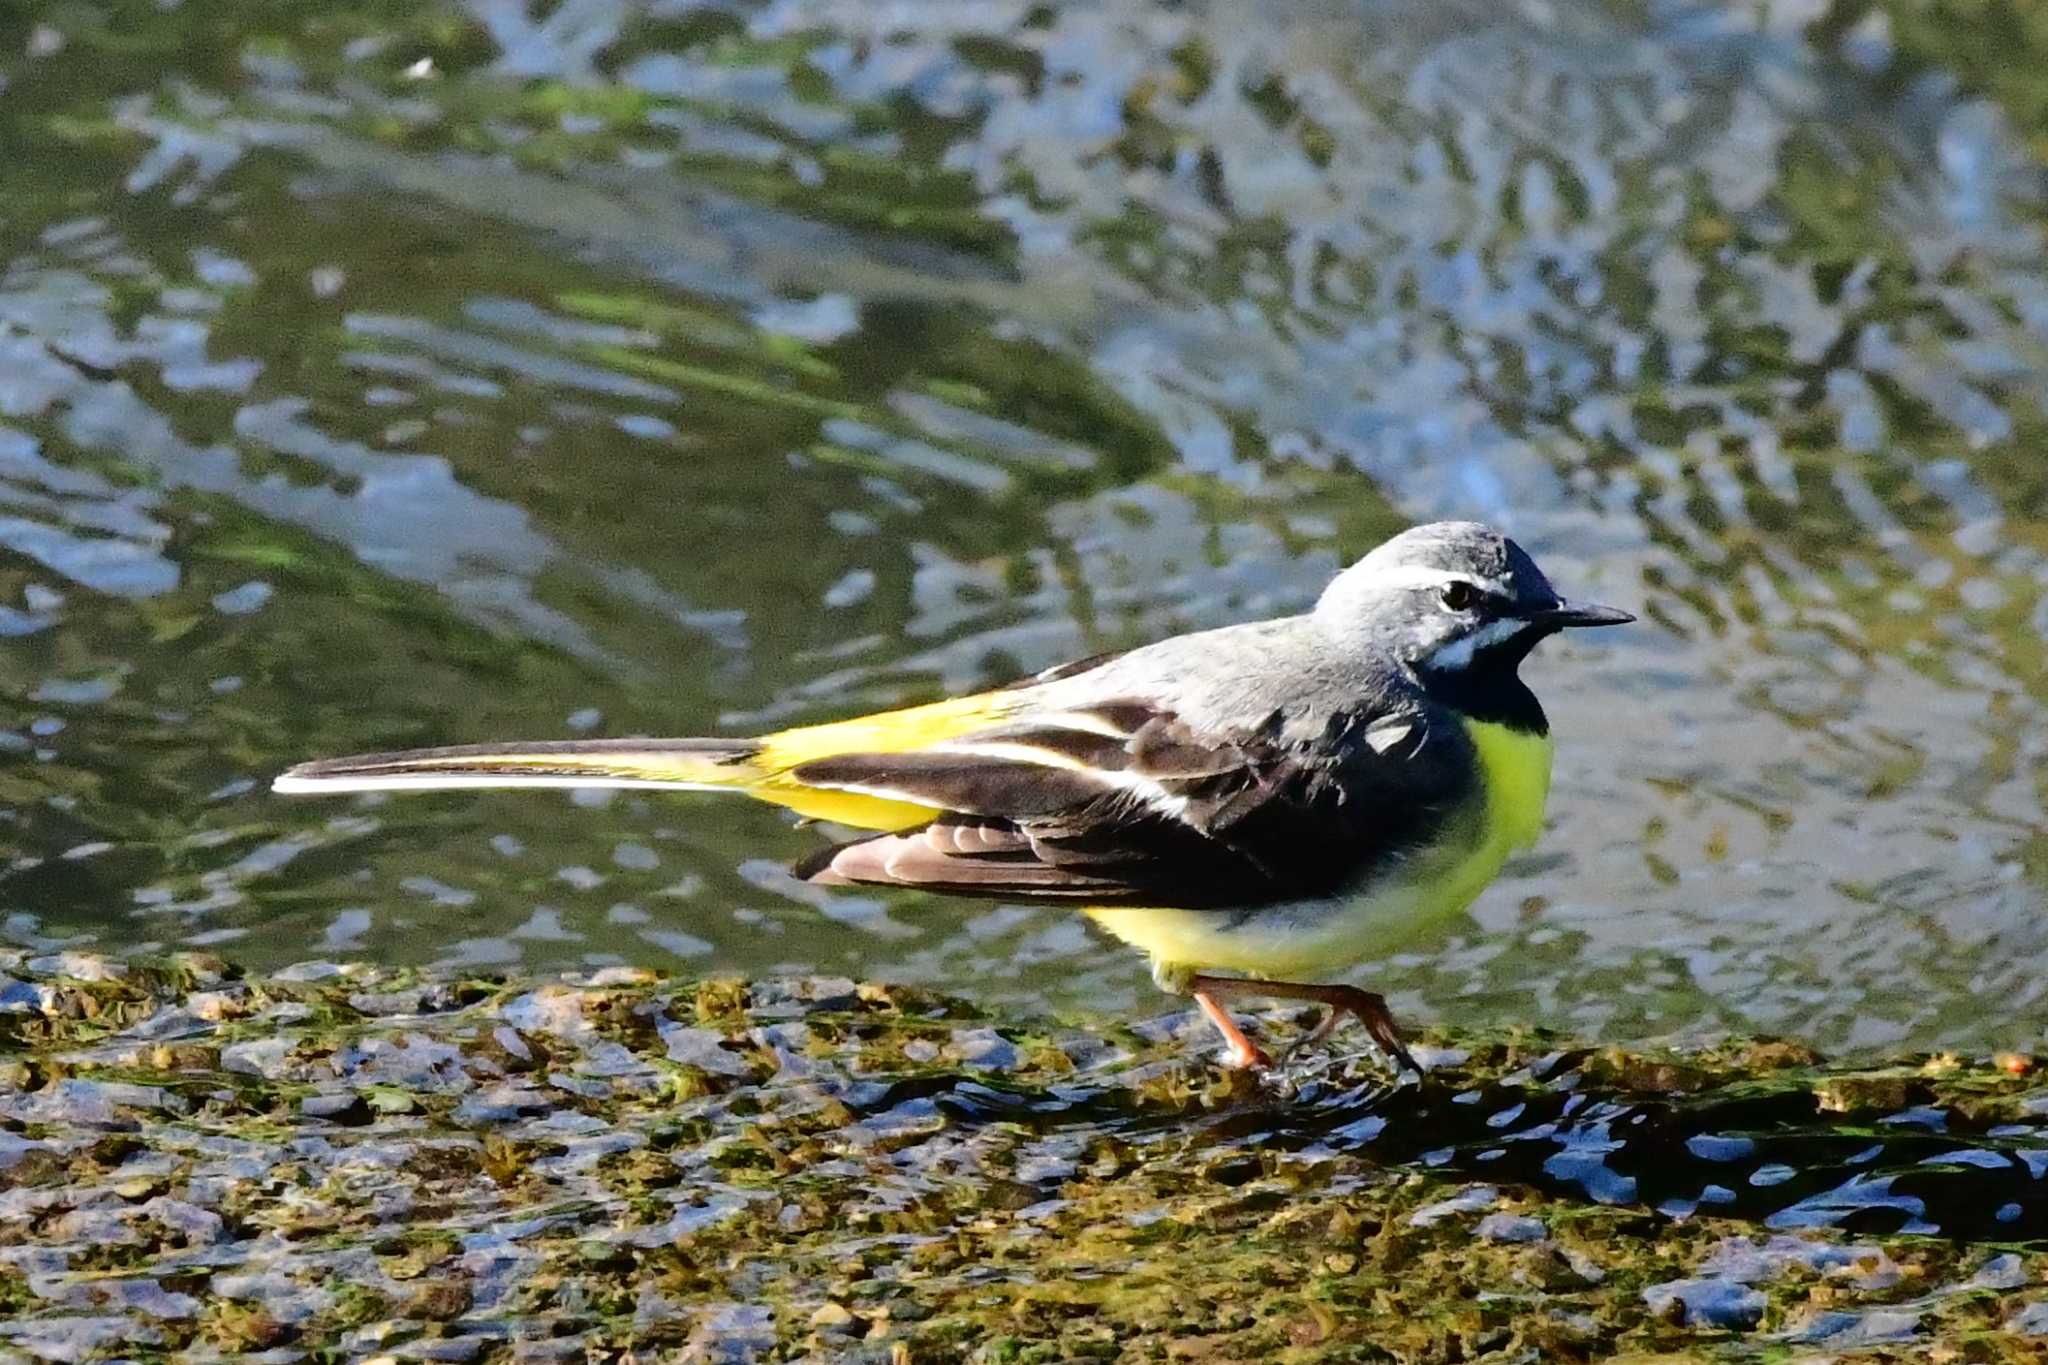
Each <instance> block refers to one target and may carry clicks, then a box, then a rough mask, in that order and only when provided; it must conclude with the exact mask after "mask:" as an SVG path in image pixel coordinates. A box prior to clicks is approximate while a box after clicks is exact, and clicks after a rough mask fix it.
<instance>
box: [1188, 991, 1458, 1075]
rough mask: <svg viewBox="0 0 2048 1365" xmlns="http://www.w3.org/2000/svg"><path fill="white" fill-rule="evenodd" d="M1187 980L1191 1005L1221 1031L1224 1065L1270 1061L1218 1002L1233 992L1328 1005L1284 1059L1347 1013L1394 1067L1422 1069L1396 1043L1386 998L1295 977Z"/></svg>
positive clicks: (1325, 1032)
mask: <svg viewBox="0 0 2048 1365" xmlns="http://www.w3.org/2000/svg"><path fill="white" fill-rule="evenodd" d="M1188 984H1189V985H1190V986H1192V987H1193V988H1194V994H1195V1003H1196V1004H1198V1005H1200V1006H1201V1008H1202V1013H1203V1014H1205V1015H1207V1016H1208V1019H1209V1022H1210V1023H1212V1024H1214V1025H1215V1026H1216V1031H1217V1032H1218V1033H1221V1034H1222V1035H1223V1041H1224V1043H1225V1045H1226V1051H1225V1052H1224V1065H1226V1066H1230V1067H1253V1066H1256V1067H1267V1066H1271V1065H1272V1061H1271V1059H1269V1058H1268V1057H1267V1056H1266V1054H1265V1053H1264V1052H1262V1051H1261V1050H1260V1049H1259V1048H1258V1047H1257V1045H1255V1044H1254V1043H1253V1042H1252V1041H1251V1039H1249V1038H1247V1037H1245V1035H1244V1030H1243V1029H1241V1028H1239V1027H1238V1026H1237V1021H1236V1020H1234V1019H1232V1018H1231V1017H1230V1015H1229V1013H1228V1012H1227V1011H1225V1010H1224V1008H1223V1006H1222V1005H1221V1004H1220V1003H1219V1002H1220V1001H1221V1000H1222V999H1224V998H1227V997H1229V996H1233V995H1265V996H1273V997H1276V998H1279V999H1282V1000H1313V1001H1315V1002H1317V1003H1318V1004H1322V1005H1327V1006H1329V1013H1327V1014H1325V1015H1324V1016H1323V1018H1322V1022H1320V1023H1318V1024H1317V1025H1316V1026H1315V1028H1313V1029H1311V1030H1310V1031H1309V1033H1308V1036H1307V1037H1305V1038H1303V1039H1302V1040H1301V1041H1300V1042H1299V1043H1296V1044H1295V1045H1294V1046H1293V1047H1291V1048H1289V1049H1288V1050H1287V1054H1286V1055H1287V1056H1288V1057H1292V1056H1293V1055H1294V1054H1295V1053H1296V1052H1299V1051H1300V1050H1301V1049H1302V1048H1304V1047H1313V1046H1315V1045H1316V1044H1318V1043H1321V1042H1322V1041H1323V1040H1324V1039H1326V1038H1328V1037H1329V1036H1330V1034H1331V1033H1332V1032H1333V1031H1334V1030H1335V1029H1336V1027H1337V1025H1339V1024H1341V1023H1343V1022H1344V1020H1345V1019H1346V1018H1347V1017H1348V1018H1353V1019H1356V1020H1358V1022H1360V1023H1361V1024H1364V1025H1365V1029H1366V1032H1367V1033H1369V1034H1371V1035H1372V1040H1373V1042H1375V1043H1377V1044H1378V1045H1379V1048H1380V1050H1381V1051H1382V1052H1384V1053H1386V1055H1387V1056H1388V1058H1389V1059H1391V1060H1392V1061H1393V1062H1394V1063H1395V1065H1396V1066H1398V1067H1400V1068H1401V1069H1404V1070H1407V1071H1413V1072H1415V1073H1416V1074H1417V1075H1420V1074H1421V1073H1422V1068H1421V1067H1420V1066H1418V1065H1417V1064H1416V1061H1415V1058H1414V1056H1413V1055H1412V1054H1411V1053H1410V1052H1409V1051H1408V1048H1407V1046H1406V1045H1405V1044H1403V1043H1402V1041H1401V1029H1400V1026H1399V1025H1397V1024H1396V1023H1395V1022H1394V1015H1393V1012H1392V1011H1390V1010H1389V1009H1388V1008H1387V1002H1386V1000H1385V999H1384V998H1382V997H1381V996H1379V995H1376V994H1374V993H1373V992H1372V991H1368V990H1361V989H1359V988H1358V987H1356V986H1325V985H1319V984H1314V983H1309V982H1301V981H1253V980H1249V979H1247V978H1244V977H1235V976H1208V975H1197V976H1195V977H1193V978H1192V979H1191V980H1190V981H1189V983H1188ZM1283 1060H1284V1058H1283Z"/></svg>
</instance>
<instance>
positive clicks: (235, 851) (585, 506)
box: [0, 0, 2048, 1053]
mask: <svg viewBox="0 0 2048 1365" xmlns="http://www.w3.org/2000/svg"><path fill="white" fill-rule="evenodd" d="M2044 58H2048V18H2044V17H2043V12H2042V11H2041V10H2040V9H2039V8H2037V7H2035V6H2032V5H2019V4H1990V3H1977V2H1976V0H1948V2H1947V3H1931V2H1928V3H1922V2H1918V0H1916V2H1913V3H1908V2H1907V0H1896V2H1895V3H1889V4H1868V3H1857V2H1855V0H1838V3H1834V4H1828V3H1824V2H1823V0H1786V2H1785V3H1768V4H1740V3H1731V4H1707V5H1695V4H1678V3H1625V2H1623V0H1615V2H1614V3H1601V2H1599V0H1525V2H1524V3H1521V4H1510V3H1499V0H1474V2H1473V3H1456V2H1455V0H1386V2H1385V3H1344V4H1339V3H1306V2H1304V3H1295V4H1276V5H1245V4H1237V3H1228V2H1227V0H1216V2H1215V3H1156V4H1147V3H1117V4H1106V3H1097V4H1084V3H1067V4H1057V3H1036V2H1027V0H929V2H928V3H909V2H907V0H906V2H903V3H887V4H878V3H874V2H873V0H762V2H760V3H753V2H750V0H728V2H725V3H696V2H695V0H560V3H556V4H552V5H551V4H548V3H546V0H468V2H467V3H452V2H450V3H417V2H416V0H321V3H318V4H313V3H297V2H294V0H276V2H274V3H269V4H264V5H252V4H246V3H243V4H236V3H228V2H227V0H96V2H94V3H84V2H80V3H71V2H69V0H66V2H65V3H56V4H26V3H23V4H14V5H7V6H0V165H4V166H5V167H6V170H5V186H6V193H5V194H4V196H0V634H4V636H5V637H6V638H5V640H4V642H0V689H4V695H5V697H6V705H5V714H4V716H0V938H4V939H5V940H6V941H9V942H13V943H16V944H26V945H32V946H58V945H79V946H88V945H89V946H91V947H94V948H97V949H101V950H110V951H115V952H130V951H134V952H141V951H150V950H157V949H166V948H174V947H184V946H206V947H210V948H211V949H212V950H214V951H216V952H219V953H221V954H223V955H225V956H228V957H230V958H232V959H234V960H236V961H239V962H243V963H246V964H249V965H252V966H275V965H279V964H282V963H286V962H292V961H300V960H304V959H308V958H321V957H325V958H372V959H378V960H383V961H391V962H417V963H438V964H444V965H451V966H468V967H476V968H488V969H493V970H497V969H503V970H536V971H547V970H557V969H562V968H566V967H580V966H588V965H596V964H606V963H618V962H628V963H634V964H642V965H648V966H654V967H659V968H663V969H666V970H675V971H684V972H747V973H758V972H768V971H783V970H803V971H820V972H829V973H845V974H850V975H868V976H879V977H885V978H889V979H893V980H899V981H916V982H927V983H932V984H936V985H942V986H946V987H949V988H952V989H955V990H959V991H962V992H964V993H967V994H969V995H971V996H973V997H974V998H976V999H977V1000H980V1001H982V1002H984V1003H987V1004H991V1005H1004V1006H1015V1007H1018V1008H1028V1009H1031V1010H1046V1009H1053V1010H1119V1009H1128V1008H1137V1009H1139V1010H1142V1011H1144V1012H1147V1013H1150V1012H1153V1011H1155V1010H1157V1009H1159V1008H1161V1007H1162V1006H1163V1003H1164V1002H1163V1001H1162V1000H1161V998H1160V997H1158V996H1156V995H1155V994H1154V993H1153V992H1152V991H1151V988H1150V986H1149V984H1148V983H1147V981H1146V978H1145V975H1144V970H1143V964H1142V963H1140V962H1138V961H1137V960H1136V959H1135V958H1134V957H1132V956H1131V955H1129V954H1127V953H1126V952H1125V951H1124V950H1122V949H1120V948H1117V947H1114V946H1113V945H1108V944H1105V943H1103V942H1101V941H1099V940H1097V939H1095V938H1093V937H1091V935H1090V933H1089V932H1088V931H1087V930H1086V929H1085V928H1084V926H1083V924H1082V923H1081V922H1080V921H1079V920H1078V919H1077V918H1075V917H1072V916H1070V915H1066V914H1062V913H1060V912H1057V911H1045V910H1025V909H1018V908H1004V907H995V908H990V907H987V906H983V905H980V904H976V903H971V902H969V903H960V902H951V903H949V902H943V901H937V900H923V899H916V898H909V897H905V898H891V899H883V898H880V897H870V896H864V895H858V894H839V893H827V892H824V891H822V890H817V889H811V888H800V887H798V886H795V885H793V884H792V883H791V882H790V881H789V879H788V878H787V877H786V876H785V875H784V874H783V872H782V871H781V869H782V867H783V865H784V864H785V863H786V861H787V860H789V859H791V858H793V857H796V856H799V855H801V854H802V853H803V852H805V851H806V850H808V849H810V848H811V847H814V846H815V842H816V837H817V836H816V835H815V834H813V833H809V832H805V831H801V830H795V829H792V828H790V827H789V825H788V824H787V822H786V821H785V820H784V819H783V818H782V817H781V816H779V815H778V814H777V813H776V812H774V811H770V810H766V809H759V808H753V807H750V806H746V805H742V804H729V803H723V802H716V801H712V800H705V799H695V798H691V797H687V796H685V797H677V798H673V799H658V798H654V797H650V796H648V795H647V794H644V793H631V794H624V795H618V796H615V797H614V798H613V799H609V800H594V799H590V798H591V797H592V796H598V795H603V794H599V793H579V794H576V795H574V796H570V795H567V794H561V793H507V794H488V795H475V794H471V795H457V794H449V795H434V796H423V797H412V798H407V799H404V800H398V799H392V800H385V801H381V802H379V801H375V800H370V799H361V800H357V799H349V798H343V799H338V800H321V801H312V800H296V801H286V800H283V799H280V798H276V797H273V796H271V795H269V794H268V792H267V782H268V779H269V778H270V776H271V775H273V774H274V773H275V772H276V771H277V770H278V769H279V768H281V767H283V766H285V765H287V764H288V763H290V762H293V761H295V760H298V759H301V758H305V757H310V756H315V755H321V754H330V753H336V752H345V751H352V750H363V749H375V748H386V747H394V746H401V745H415V744H430V743H440V742H461V741H471V740H484V739H502V738H526V739H534V738H551V737H563V736H572V735H631V734H646V733H667V734H687V733H727V732H744V731H748V730H752V729H756V728H759V727H763V726H773V725H779V724H785V723H791V722H801V721H813V720H824V719H829V718H832V717H835V716H839V715H843V714H847V713H850V712H853V711H856V710H859V709H865V708H871V707H875V706H881V705H885V704H889V703H892V702H910V701H917V700H923V699H928V698H930V697H933V696H936V695H938V694H939V693H940V692H942V691H944V690H949V689H957V688H964V687H970V686H973V685H976V684H982V683H992V682H996V681H1000V680H1003V679H1005V678H1007V677H1009V676H1012V675H1014V674H1016V673H1018V672H1020V671H1023V670H1029V669H1036V668H1039V667H1043V666H1045V665H1048V664H1051V663H1054V662H1057V661H1059V660H1061V659H1063V658H1066V657H1070V656H1074V655H1077V654H1082V653H1087V652H1091V651H1094V650H1098V649H1104V648H1112V647H1116V646H1119V645H1124V644H1129V643H1133V642H1137V641H1141V640H1145V639H1149V638H1153V637H1156V636H1158V635H1161V634H1164V633H1168V632H1171V631H1174V630H1179V629H1184V628H1188V627H1195V626H1202V625H1210V624H1218V623H1222V622H1225V621H1229V620H1237V619H1243V618H1248V617H1253V616H1259V615H1268V614H1274V613H1278V612H1283V611H1288V610H1293V609H1297V608H1299V607H1301V606H1303V605H1304V604H1306V603H1307V602H1308V601H1310V600H1311V599H1312V598H1313V595H1314V594H1315V592H1316V591H1317V590H1318V588H1319V587H1320V586H1321V584H1322V582H1323V581H1324V580H1325V579H1326V578H1327V577H1328V575H1330V574H1331V573H1332V572H1334V571H1335V570H1336V569H1337V568H1338V567H1339V566H1340V565H1342V564H1343V563H1345V562H1347V561H1348V560H1349V559H1351V558H1353V557H1355V556H1357V555H1358V554H1360V553H1362V552H1363V551H1364V550H1366V549H1367V548H1369V547H1370V546H1371V545H1372V544H1373V543H1374V542H1375V541H1377V540H1378V539H1380V538H1381V537H1383V536H1385V535H1387V534H1389V533H1391V532H1393V531H1395V530H1397V529H1399V528H1401V527H1402V526H1404V525H1406V524H1408V523H1410V522H1411V521H1416V520H1425V519H1430V518H1436V517H1444V516H1471V517H1479V518H1484V519H1487V520H1491V521H1494V522H1496V523H1498V524H1501V525H1502V526H1504V527H1505V528H1507V529H1508V530H1510V531H1511V533H1513V534H1514V535H1516V536H1517V537H1518V538H1520V539H1521V540H1522V541H1523V543H1524V544H1526V545H1528V546H1529V547H1530V548H1531V550H1532V551H1533V552H1534V553H1535V554H1536V555H1537V557H1538V559H1539V560H1540V561H1541V562H1542V563H1543V564H1544V565H1545V566H1546V568H1547V569H1549V570H1550V571H1551V576H1552V577H1553V578H1554V579H1555V580H1556V581H1557V582H1558V583H1559V584H1560V585H1561V586H1562V587H1563V588H1564V589H1565V590H1566V591H1567V592H1570V593H1583V594H1585V595H1587V596H1591V597H1594V598H1597V599H1600V600H1605V601H1612V602H1615V603H1618V604H1620V605H1624V606H1629V607H1632V608H1635V609H1638V610H1639V611H1641V612H1642V614H1643V616H1644V621H1643V623H1642V624H1641V625H1639V626H1637V627H1635V628H1633V629H1631V630H1628V631H1618V632H1603V633H1601V634H1600V637H1599V638H1598V640H1597V641H1595V640H1586V641H1583V642H1581V641H1577V640H1568V641H1558V642H1555V643H1553V644H1550V645H1547V646H1546V647H1545V648H1544V650H1543V651H1542V652H1541V653H1540V654H1539V656H1538V657H1537V658H1536V659H1535V660H1534V661H1532V663H1531V665H1530V667H1529V670H1528V671H1529V676H1530V677H1531V679H1532V681H1533V682H1534V683H1535V685H1536V686H1537V689H1538V691H1539V692H1540V693H1541V695H1542V696H1543V698H1544V700H1545V702H1546V703H1547V705H1548V707H1549V710H1550V712H1551V715H1552V719H1553V724H1554V726H1555V729H1556V731H1557V733H1558V736H1559V740H1560V747H1559V761H1558V776H1557V783H1556V791H1555V795H1554V798H1553V802H1552V827H1551V830H1550V833H1549V835H1548V836H1547V837H1546V839H1545V840H1544V841H1543V843H1542V844H1541V845H1540V847H1539V848H1538V849H1537V850H1536V851H1535V853H1534V854H1533V855H1532V856H1530V857H1528V858H1525V859H1523V860H1521V861H1519V862H1517V863H1515V864H1513V865H1512V866H1511V867H1510V869H1509V874H1508V875H1507V876H1505V877H1504V878H1503V879H1502V880H1501V882H1500V883H1499V884H1497V885H1496V886H1495V887H1494V888H1493V889H1492V890H1490V891H1489V892H1488V893H1487V894H1486V895H1485V897H1484V898H1483V899H1482V900H1481V901H1480V902H1479V903H1478V904H1477V905H1476V906H1475V907H1474V910H1473V914H1472V916H1471V919H1470V920H1469V922H1467V923H1465V924H1463V925H1461V926H1458V927H1457V928H1456V929H1455V931H1454V932H1453V933H1452V934H1451V935H1449V936H1448V937H1438V938H1432V939H1428V940H1418V941H1415V942H1412V943H1404V944H1401V945H1398V949H1399V950H1398V951H1396V952H1395V953H1394V954H1393V955H1392V956H1390V957H1389V958H1387V959H1386V960H1384V961H1381V962H1377V963H1372V964H1368V965H1367V966H1365V967H1364V968H1362V969H1361V970H1360V971H1359V972H1358V973H1357V975H1356V979H1359V980H1369V981H1372V982H1374V983H1376V984H1377V985H1378V986H1379V987H1380V988H1381V989H1384V990H1385V991H1386V992H1387V994H1388V995H1389V997H1390V998H1391V999H1392V1000H1393V1002H1394V1003H1395V1005H1396V1007H1397V1008H1398V1009H1400V1010H1402V1011H1404V1012H1407V1013H1409V1014H1411V1015H1413V1016H1414V1017H1416V1018H1418V1019H1443V1020H1448V1021H1455V1022H1458V1023H1464V1024H1483V1023H1495V1022H1503V1021H1528V1022H1541V1023H1546V1024H1550V1025H1554V1026H1557V1027H1560V1028H1564V1029H1568V1030H1572V1031H1575V1032H1579V1033H1584V1034H1590V1035H1594V1036H1598V1037H1601V1038H1604V1039H1608V1040H1612V1041H1623V1040H1636V1039H1643V1038H1648V1037H1652V1036H1665V1035H1672V1034H1681V1035H1684V1034H1697V1033H1701V1032H1711V1031H1714V1030H1720V1029H1739V1030H1744V1031H1767V1032H1783V1033H1790V1034H1795V1035H1798V1036H1801V1037H1804V1038H1806V1039H1809V1040H1811V1041H1813V1042H1816V1043H1818V1044H1820V1045H1822V1046H1825V1047H1828V1048H1831V1049H1836V1050H1840V1051H1846V1052H1852V1053H1853V1052H1856V1051H1859V1050H1874V1049H1892V1048H1897V1047H1911V1046H1932V1045H1940V1044H1956V1045H1990V1046H2026V1045H2028V1044H2030V1043H2038V1041H2039V1038H2038V1034H2039V1028H2038V1024H2037V1023H2030V1022H2029V1020H2030V1019H2032V1020H2038V1017H2039V1013H2040V1011H2039V1001H2040V997H2041V994H2042V992H2043V989H2044V987H2043V983H2044V980H2048V839H2044V834H2043V799H2044V777H2043V771H2042V762H2041V759H2042V751H2043V748H2044V744H2048V737H2044V732H2043V728H2042V723H2041V710H2042V702H2043V700H2044V698H2048V676H2044V630H2048V553H2044V552H2048V463H2044V459H2043V453H2042V449H2041V445H2042V436H2043V396H2044V392H2048V388H2044V384H2048V272H2044V264H2048V247H2044V237H2043V225H2044V216H2043V211H2044V201H2043V188H2044V182H2043V170H2042V168H2043V162H2044V158H2048V76H2044V75H2043V74H2042V73H2043V72H2048V62H2044Z"/></svg>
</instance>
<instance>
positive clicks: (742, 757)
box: [271, 739, 768, 795]
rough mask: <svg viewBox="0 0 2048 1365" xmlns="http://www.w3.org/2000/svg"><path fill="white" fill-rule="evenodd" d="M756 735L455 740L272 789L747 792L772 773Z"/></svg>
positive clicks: (286, 780)
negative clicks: (761, 763)
mask: <svg viewBox="0 0 2048 1365" xmlns="http://www.w3.org/2000/svg"><path fill="white" fill-rule="evenodd" d="M760 753H761V744H760V742H759V741H758V740H751V739H589V740H579V739H571V740H542V741H536V742H534V743H530V744H455V745H450V746H448V747H446V748H441V749H406V750H401V751H398V752H394V753H384V754H355V755H352V756H350V757H348V758H322V759H316V760H315V761H313V762H311V763H301V764H299V765H298V766H296V767H294V768H291V769H289V770H287V771H286V772H284V773H282V774H280V775H279V776H278V778H277V780H276V781H274V782H273V783H271V790H272V791H278V792H285V793H288V794H293V795H297V794H300V793H307V792H366V791H423V790H434V789H448V788H459V787H671V788H682V789H685V790H696V791H715V790H719V789H725V788H739V789H741V790H744V789H746V788H749V787H752V786H754V785H756V784H758V783H759V782H761V781H762V780H763V779H764V778H765V777H766V776H767V775H768V774H766V773H764V772H762V771H761V769H760V768H759V767H758V766H757V765H756V763H755V761H754V760H755V759H756V758H758V757H759V755H760Z"/></svg>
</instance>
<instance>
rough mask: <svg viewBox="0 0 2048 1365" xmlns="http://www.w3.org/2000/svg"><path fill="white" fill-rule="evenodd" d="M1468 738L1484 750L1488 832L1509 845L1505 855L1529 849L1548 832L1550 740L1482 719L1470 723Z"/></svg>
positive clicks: (1482, 764)
mask: <svg viewBox="0 0 2048 1365" xmlns="http://www.w3.org/2000/svg"><path fill="white" fill-rule="evenodd" d="M1465 733H1466V734H1468V735H1470V736H1471V737H1472V747H1473V748H1475V749H1477V750H1478V751H1479V771H1480V773H1481V775H1482V776H1483V777H1484V778H1485V780H1486V827H1487V828H1488V829H1489V830H1490V831H1491V832H1492V834H1493V837H1494V838H1495V839H1498V840H1504V841H1505V845H1506V847H1505V850H1504V853H1505V852H1506V851H1512V850H1514V849H1518V848H1527V847H1529V845H1531V844H1533V843H1535V842H1536V836H1537V835H1539V834H1541V833H1543V806H1544V803H1545V802H1547V801H1548V800H1549V799H1550V736H1549V735H1547V734H1545V735H1537V734H1530V733H1528V732H1526V731H1516V730H1510V729H1508V727H1507V726H1505V725H1493V724H1490V723H1488V722H1486V721H1481V720H1468V721H1466V722H1465ZM1495 870H1496V871H1497V870H1498V866H1497V865H1496V868H1495ZM1490 876H1491V874H1489V877H1490Z"/></svg>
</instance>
